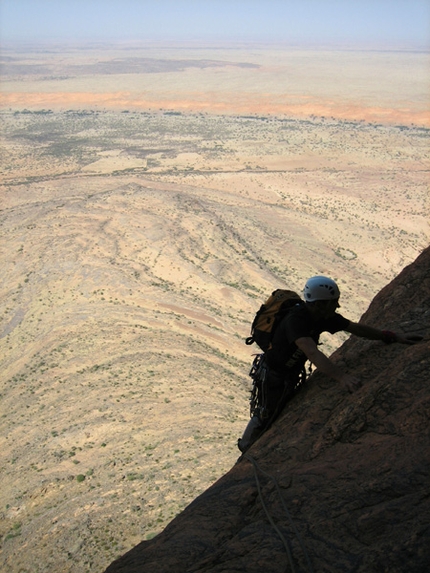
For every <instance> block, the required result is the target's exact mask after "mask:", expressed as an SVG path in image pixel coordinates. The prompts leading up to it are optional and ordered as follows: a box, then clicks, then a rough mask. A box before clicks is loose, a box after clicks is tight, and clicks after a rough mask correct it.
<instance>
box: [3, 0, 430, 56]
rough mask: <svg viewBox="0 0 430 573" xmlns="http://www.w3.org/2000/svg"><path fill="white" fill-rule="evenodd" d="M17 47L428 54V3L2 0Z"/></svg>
mask: <svg viewBox="0 0 430 573" xmlns="http://www.w3.org/2000/svg"><path fill="white" fill-rule="evenodd" d="M0 39H1V42H2V43H3V45H6V44H7V43H14V42H38V43H46V42H57V43H58V42H61V41H62V42H67V43H70V42H85V43H88V42H104V41H113V42H127V41H129V42H153V41H155V42H202V41H206V42H212V43H213V42H214V43H216V42H257V43H258V42H267V43H271V42H273V43H287V44H298V45H316V44H329V45H337V46H339V45H343V46H345V45H347V46H348V45H350V46H360V47H366V46H367V47H373V46H374V47H379V48H381V47H391V48H395V47H396V46H398V47H404V48H409V49H424V50H428V49H429V48H430V2H429V1H428V0H301V1H298V0H294V1H293V0H264V1H261V0H205V1H204V2H202V1H196V0H177V1H172V0H152V1H148V0H73V1H72V0H57V1H54V0H0Z"/></svg>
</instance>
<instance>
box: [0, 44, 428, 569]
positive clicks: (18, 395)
mask: <svg viewBox="0 0 430 573" xmlns="http://www.w3.org/2000/svg"><path fill="white" fill-rule="evenodd" d="M428 64H429V54H428V53H426V52H417V51H407V50H404V51H402V50H381V51H377V50H358V49H352V48H351V49H344V50H333V49H329V48H323V49H316V48H307V49H304V48H299V47H287V46H269V45H265V46H263V45H236V46H213V45H200V46H198V45H193V46H189V45H182V46H169V45H156V44H153V45H118V46H108V45H100V44H97V45H90V46H77V45H75V46H73V45H68V46H65V45H49V46H48V45H47V46H40V45H39V46H29V45H20V46H6V47H4V49H3V50H2V54H1V69H0V71H1V79H2V81H1V92H0V104H1V109H0V122H1V134H0V136H1V152H2V160H1V167H2V174H1V186H0V193H1V205H0V208H1V212H0V216H1V233H2V241H1V282H0V289H1V315H0V319H1V322H0V344H1V386H0V388H1V389H0V394H1V414H0V415H1V438H0V439H1V449H0V451H1V466H0V467H1V474H2V488H1V493H0V527H1V531H0V533H1V540H2V541H1V553H0V564H1V565H0V568H1V569H2V570H5V571H10V572H13V573H14V572H17V573H18V572H22V573H24V572H26V573H27V572H28V573H30V572H40V573H41V572H46V573H48V572H49V573H59V572H68V573H82V572H87V571H88V572H95V571H96V572H97V571H102V570H103V569H104V568H105V567H106V566H107V565H108V564H109V563H110V562H111V561H113V559H115V558H116V557H117V556H119V555H121V554H123V553H124V552H125V551H127V550H128V549H130V548H131V547H133V546H134V545H136V544H137V543H138V542H140V541H141V540H143V539H149V538H151V537H153V536H154V535H156V534H157V533H158V532H160V531H161V530H162V529H163V528H164V527H165V526H166V525H167V523H168V522H169V521H170V520H171V519H173V517H174V516H175V515H177V514H178V512H180V511H181V509H183V508H184V507H185V506H186V505H187V504H188V503H190V502H191V501H192V500H193V499H194V498H195V497H196V496H198V495H199V493H201V492H202V491H204V490H205V489H206V488H207V487H208V486H209V485H211V484H212V483H213V482H214V481H216V479H218V478H219V477H221V476H222V475H223V474H224V473H225V472H226V471H228V469H229V468H230V467H231V466H232V465H233V464H234V463H235V460H236V459H237V457H238V455H239V452H238V450H237V448H236V441H237V438H238V437H239V436H240V435H241V432H242V430H243V428H244V426H245V424H246V422H247V419H248V396H249V388H250V379H249V377H248V371H249V368H250V364H251V361H252V355H253V353H255V352H257V351H258V350H257V349H256V348H255V347H247V346H246V345H245V344H244V339H245V338H246V336H248V334H249V326H250V323H251V321H252V318H253V315H254V313H255V311H256V310H257V309H258V307H259V306H260V304H261V303H262V302H263V301H264V300H265V298H267V296H268V295H269V294H270V292H271V291H272V290H273V289H274V288H277V287H288V288H293V289H295V290H297V291H300V290H301V288H302V287H303V284H304V281H305V280H306V278H307V277H308V276H310V275H314V274H328V275H330V276H332V277H333V278H335V279H336V280H337V281H338V283H339V286H340V288H341V292H342V299H341V305H342V308H341V312H343V313H344V314H345V316H347V317H349V318H351V319H352V320H358V319H359V318H360V316H361V314H362V313H363V312H364V311H365V310H366V309H367V306H368V304H369V302H370V301H371V299H372V298H373V296H374V295H375V294H376V293H377V292H378V291H379V290H380V289H381V288H382V287H383V286H385V285H386V284H387V283H388V282H389V281H390V280H391V279H392V278H393V277H394V276H396V275H397V274H398V273H399V272H400V271H401V270H402V268H403V267H404V266H405V265H407V264H409V263H410V262H412V261H413V260H414V259H415V257H416V256H417V255H418V254H419V253H420V252H421V251H422V249H423V248H425V247H426V246H427V245H428V243H429V205H428V197H429V188H428V181H429V177H428V175H429V155H430V153H429V134H430V116H429V99H428V97H429V85H430V79H429V74H428V69H429V68H428ZM405 296H407V293H405ZM379 326H381V327H392V328H394V327H395V325H379ZM343 339H344V337H343V336H342V335H339V336H336V337H325V338H324V346H323V348H324V349H325V351H326V352H327V353H328V354H330V353H331V352H332V350H334V349H335V348H336V347H337V346H338V345H339V344H340V343H341V342H342V340H343ZM364 382H365V381H364ZM339 391H340V392H341V391H343V390H342V389H341V388H340V389H339ZM286 439H288V437H287V436H286Z"/></svg>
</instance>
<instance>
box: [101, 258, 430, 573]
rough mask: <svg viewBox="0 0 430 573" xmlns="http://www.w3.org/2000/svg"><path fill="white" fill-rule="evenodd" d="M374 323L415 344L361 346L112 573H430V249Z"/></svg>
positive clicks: (318, 378)
mask: <svg viewBox="0 0 430 573" xmlns="http://www.w3.org/2000/svg"><path fill="white" fill-rule="evenodd" d="M362 321H363V322H364V323H366V324H370V325H373V326H376V327H379V328H387V329H391V330H395V331H400V332H404V333H407V334H420V335H421V336H423V337H424V339H423V341H422V342H420V343H418V344H416V345H414V346H404V345H400V344H393V345H389V346H388V345H384V344H383V343H380V342H373V341H368V340H364V339H357V338H354V337H352V338H350V339H349V340H348V341H347V342H346V343H345V344H344V345H343V346H342V347H341V348H340V349H339V350H338V351H337V352H336V353H335V354H334V355H333V359H334V360H335V361H336V362H338V363H343V365H344V366H345V367H346V368H347V369H348V371H350V372H353V373H354V374H356V375H358V376H360V377H361V379H362V380H363V387H362V388H361V389H360V390H359V391H358V392H356V393H354V394H352V395H349V394H348V393H347V392H346V391H345V390H344V389H343V388H341V387H340V386H339V385H338V384H337V383H335V382H333V381H331V380H329V379H327V378H326V377H325V376H323V375H321V374H318V373H316V374H315V375H313V376H312V378H311V379H310V380H309V381H308V383H307V384H306V387H304V388H303V389H302V390H301V391H300V392H299V393H298V394H297V395H296V396H295V397H294V399H293V400H292V401H291V402H290V403H289V404H288V406H287V407H286V409H285V411H284V413H283V415H282V416H281V417H280V418H279V419H278V420H277V422H276V423H275V424H274V426H273V427H272V428H271V429H269V430H268V431H267V432H266V433H265V435H263V436H262V438H260V440H259V441H258V442H257V443H256V444H254V446H253V447H252V448H251V449H250V450H249V452H248V454H249V455H248V456H245V457H242V458H241V459H239V461H238V462H237V463H236V465H235V466H234V467H233V468H232V469H231V471H230V472H229V473H228V474H226V475H225V476H224V477H223V478H221V479H220V480H219V481H218V482H217V483H215V484H214V485H213V486H212V487H211V488H209V489H208V490H207V491H206V492H205V493H203V494H202V495H201V496H200V497H198V498H197V499H196V500H195V501H194V502H193V503H192V504H191V505H189V506H188V507H187V508H186V509H185V510H184V511H183V512H182V513H181V514H180V515H179V516H178V517H177V518H176V519H174V520H173V521H172V522H171V523H170V524H169V526H168V527H167V528H166V529H165V530H164V531H163V532H162V533H161V534H160V535H158V536H157V537H156V538H154V539H153V540H151V541H146V542H142V543H141V544H139V545H138V546H137V547H135V548H134V549H132V550H131V551H129V552H128V553H127V554H125V555H124V556H123V557H121V558H120V559H118V560H117V561H115V562H114V563H112V564H111V565H110V566H109V567H108V569H107V570H106V573H134V572H136V573H137V572H139V573H164V572H165V573H172V572H174V573H180V572H184V573H185V572H187V573H188V572H189V573H191V572H205V573H206V572H207V573H209V572H210V573H233V572H234V571H238V572H239V571H240V572H249V573H252V572H254V571H255V572H256V573H257V572H258V573H261V572H262V571H264V572H265V573H269V572H273V573H278V572H279V573H281V572H282V573H284V572H285V571H295V572H296V573H302V572H311V571H313V572H315V573H316V572H318V573H321V572H333V573H340V572H345V573H346V572H348V573H352V572H362V573H373V572H374V573H381V572H390V573H405V572H408V573H424V572H425V571H428V567H429V564H430V501H429V489H430V480H429V465H430V464H429V457H430V439H429V412H430V384H429V382H430V380H429V378H430V375H429V373H430V341H429V334H428V328H429V324H430V249H427V250H426V251H424V252H423V253H422V254H421V255H420V256H419V257H418V259H417V260H416V261H415V262H414V263H413V264H412V265H410V266H409V267H407V268H405V269H404V271H403V272H402V273H401V274H400V275H399V276H398V277H397V278H396V279H395V280H394V281H393V282H392V283H391V284H389V285H388V286H387V287H385V288H384V289H383V290H382V291H381V292H380V293H379V294H378V295H377V296H376V297H375V299H374V300H373V302H372V304H371V305H370V308H369V309H368V311H367V312H366V313H365V315H364V316H363V317H362Z"/></svg>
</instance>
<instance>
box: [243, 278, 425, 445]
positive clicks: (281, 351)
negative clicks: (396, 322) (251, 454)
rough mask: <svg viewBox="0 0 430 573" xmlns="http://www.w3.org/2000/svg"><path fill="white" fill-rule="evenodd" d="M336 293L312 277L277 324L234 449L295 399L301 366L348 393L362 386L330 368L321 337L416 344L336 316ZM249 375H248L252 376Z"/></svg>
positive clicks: (328, 282) (248, 441) (329, 281)
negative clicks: (314, 370) (326, 334)
mask: <svg viewBox="0 0 430 573" xmlns="http://www.w3.org/2000/svg"><path fill="white" fill-rule="evenodd" d="M339 296H340V292H339V288H338V286H337V284H336V283H335V282H334V281H333V280H332V279H330V278H328V277H324V276H315V277H312V278H310V279H309V280H308V281H307V282H306V284H305V287H304V290H303V298H304V302H299V303H298V304H296V305H295V306H294V307H293V308H292V309H291V310H290V311H289V312H288V313H287V314H286V316H285V317H284V318H283V319H282V320H281V322H280V323H279V325H278V326H277V327H276V330H275V331H274V333H273V338H272V342H271V345H270V347H269V349H268V350H267V351H266V352H265V353H264V354H262V355H259V357H258V368H256V369H255V370H256V371H257V378H258V377H259V380H256V379H255V378H254V384H256V383H257V384H258V383H259V385H260V387H259V391H258V400H257V403H256V404H254V407H252V405H251V419H250V421H249V423H248V425H247V427H246V429H245V432H244V433H243V436H242V438H241V439H239V440H238V447H239V449H240V451H241V452H245V451H246V450H247V449H248V448H249V447H250V446H251V445H252V444H253V443H254V442H255V440H257V439H258V438H259V437H260V436H261V434H262V433H263V432H264V431H265V430H266V429H267V428H268V427H269V426H270V424H272V422H273V421H274V420H275V419H276V418H277V416H278V415H279V414H280V413H281V411H282V409H283V408H284V406H285V404H286V402H287V401H288V400H289V399H290V398H291V397H292V395H293V394H294V390H295V388H296V387H297V385H298V381H299V379H300V376H301V373H302V372H303V370H304V365H305V363H306V361H307V360H309V361H310V362H311V363H312V364H313V365H314V366H315V367H316V368H317V369H318V370H319V371H321V372H323V373H324V374H326V375H327V376H329V377H330V378H333V379H334V380H336V381H337V382H341V383H342V384H343V386H344V387H345V388H346V389H347V390H348V391H349V392H354V391H356V390H357V389H358V388H360V386H361V382H360V380H359V378H357V377H356V376H353V375H352V374H349V373H348V372H345V371H344V370H343V369H342V368H340V367H339V366H337V365H336V364H334V362H332V361H331V360H330V358H328V357H327V356H326V355H325V354H324V353H323V352H321V350H319V348H318V342H319V336H320V334H321V333H322V332H329V333H331V334H335V333H336V332H339V331H341V330H343V331H346V332H349V333H350V334H354V335H355V336H359V337H362V338H367V339H370V340H381V341H383V342H385V343H386V344H391V343H393V342H399V343H401V344H415V343H416V342H417V341H418V339H417V338H416V337H409V338H407V337H404V336H403V335H401V334H396V333H394V332H391V331H388V330H378V329H377V328H373V327H371V326H366V325H364V324H358V323H355V322H352V321H350V320H348V319H346V318H344V317H343V316H342V315H341V314H339V313H338V312H336V311H337V309H338V308H339V306H340V305H339ZM251 372H252V371H251Z"/></svg>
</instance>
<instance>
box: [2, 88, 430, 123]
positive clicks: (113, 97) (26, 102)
mask: <svg viewBox="0 0 430 573" xmlns="http://www.w3.org/2000/svg"><path fill="white" fill-rule="evenodd" d="M277 99H278V98H277ZM284 99H285V100H286V101H285V102H279V101H277V102H271V101H270V97H264V98H261V97H255V98H254V97H253V98H251V97H250V96H249V95H248V94H243V95H241V96H238V95H237V94H234V97H231V98H229V97H228V94H223V96H222V98H219V99H218V101H214V99H212V98H211V99H209V98H207V96H206V95H205V94H193V96H192V97H191V98H190V99H180V98H178V99H157V100H151V99H144V98H139V97H138V96H135V95H133V94H131V93H130V92H114V93H88V92H74V93H65V92H56V93H17V92H15V93H3V94H0V107H3V108H7V107H12V108H13V107H20V108H21V107H23V108H38V109H40V108H47V107H48V108H55V109H65V108H66V109H67V108H76V107H82V106H85V107H88V106H91V107H103V108H110V109H138V110H154V109H160V108H162V109H169V110H177V111H184V112H207V113H215V114H227V115H228V114H257V115H259V114H263V115H277V116H279V115H286V116H289V117H310V116H318V117H335V118H337V119H347V120H355V121H361V120H364V121H367V122H379V123H383V124H398V123H400V124H415V125H423V126H427V127H430V113H429V112H428V111H423V110H422V109H413V107H404V108H398V109H394V108H387V107H378V106H362V105H358V104H355V103H352V102H351V103H348V102H345V101H342V102H337V101H334V100H332V99H330V100H328V99H327V100H324V99H320V100H318V102H315V101H314V102H309V101H308V100H309V98H307V97H303V98H298V97H297V96H294V98H293V97H292V98H291V101H288V100H289V98H288V97H287V96H286V97H285V98H284ZM300 99H304V100H306V102H305V103H303V102H300V101H298V100H300Z"/></svg>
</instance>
